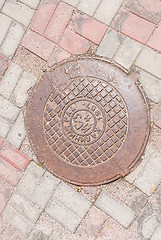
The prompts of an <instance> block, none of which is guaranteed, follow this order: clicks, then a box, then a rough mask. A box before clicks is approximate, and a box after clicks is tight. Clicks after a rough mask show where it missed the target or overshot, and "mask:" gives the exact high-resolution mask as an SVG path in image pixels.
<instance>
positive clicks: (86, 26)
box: [73, 13, 108, 44]
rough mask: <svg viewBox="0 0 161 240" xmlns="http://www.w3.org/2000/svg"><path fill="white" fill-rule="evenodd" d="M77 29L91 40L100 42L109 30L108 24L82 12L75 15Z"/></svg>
mask: <svg viewBox="0 0 161 240" xmlns="http://www.w3.org/2000/svg"><path fill="white" fill-rule="evenodd" d="M73 20H74V27H75V31H76V32H77V33H79V34H80V35H81V36H83V37H85V38H87V39H89V40H90V41H92V42H94V43H96V44H99V43H100V42H101V40H102V38H103V36H104V34H105V32H106V31H107V28H108V27H107V26H106V25H105V24H103V23H101V22H99V21H97V20H95V19H93V18H91V17H88V16H86V15H82V14H79V13H78V14H75V15H74V19H73Z"/></svg>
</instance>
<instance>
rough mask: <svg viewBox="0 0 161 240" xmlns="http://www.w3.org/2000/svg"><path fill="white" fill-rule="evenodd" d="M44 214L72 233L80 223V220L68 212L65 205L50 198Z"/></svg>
mask: <svg viewBox="0 0 161 240" xmlns="http://www.w3.org/2000/svg"><path fill="white" fill-rule="evenodd" d="M46 212H47V213H48V214H49V215H50V216H51V217H53V218H54V219H55V220H56V221H58V222H59V223H61V224H62V225H63V226H64V227H66V228H67V229H68V230H69V231H71V232H72V233H74V232H75V231H76V229H77V227H78V226H79V224H80V222H81V220H82V219H81V218H80V217H79V216H77V215H76V214H75V213H73V212H72V211H71V210H69V209H68V208H67V207H66V206H65V205H63V204H61V203H60V202H58V201H57V200H56V199H54V198H52V200H51V202H50V203H49V205H48V207H47V208H46Z"/></svg>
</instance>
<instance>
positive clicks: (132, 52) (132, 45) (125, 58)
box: [115, 38, 142, 70]
mask: <svg viewBox="0 0 161 240" xmlns="http://www.w3.org/2000/svg"><path fill="white" fill-rule="evenodd" d="M141 48H142V45H141V44H140V43H138V42H136V41H134V40H132V39H130V38H125V40H124V41H123V43H122V44H121V46H120V48H119V50H118V52H117V53H116V56H115V61H116V62H117V63H119V64H120V65H121V66H123V67H124V68H126V69H127V70H129V69H130V68H131V66H132V65H133V63H134V61H135V59H136V57H137V55H138V54H139V52H140V51H141Z"/></svg>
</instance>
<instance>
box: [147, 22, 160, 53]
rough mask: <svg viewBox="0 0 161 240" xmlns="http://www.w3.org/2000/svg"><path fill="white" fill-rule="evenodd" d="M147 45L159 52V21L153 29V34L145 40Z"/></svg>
mask: <svg viewBox="0 0 161 240" xmlns="http://www.w3.org/2000/svg"><path fill="white" fill-rule="evenodd" d="M147 45H148V46H150V47H151V48H154V49H156V50H157V51H159V52H161V22H160V24H159V25H158V26H157V28H156V29H155V30H154V32H153V34H152V35H151V37H150V39H149V40H148V42H147Z"/></svg>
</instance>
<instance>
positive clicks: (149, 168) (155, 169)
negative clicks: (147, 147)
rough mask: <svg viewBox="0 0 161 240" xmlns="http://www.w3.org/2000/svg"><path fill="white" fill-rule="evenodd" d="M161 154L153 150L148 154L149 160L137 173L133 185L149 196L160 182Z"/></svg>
mask: <svg viewBox="0 0 161 240" xmlns="http://www.w3.org/2000/svg"><path fill="white" fill-rule="evenodd" d="M160 173H161V154H159V153H158V152H156V151H155V150H154V151H153V153H152V154H151V155H150V156H149V161H148V162H147V164H146V165H145V167H144V168H143V169H142V171H141V172H140V173H139V175H138V177H137V178H136V180H135V182H134V185H135V186H136V187H138V188H139V189H140V190H142V191H143V192H144V193H146V194H147V195H148V196H150V195H151V194H152V193H153V190H152V187H153V189H156V188H157V186H158V185H159V183H160V182H161V174H160Z"/></svg>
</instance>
